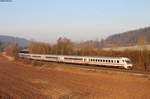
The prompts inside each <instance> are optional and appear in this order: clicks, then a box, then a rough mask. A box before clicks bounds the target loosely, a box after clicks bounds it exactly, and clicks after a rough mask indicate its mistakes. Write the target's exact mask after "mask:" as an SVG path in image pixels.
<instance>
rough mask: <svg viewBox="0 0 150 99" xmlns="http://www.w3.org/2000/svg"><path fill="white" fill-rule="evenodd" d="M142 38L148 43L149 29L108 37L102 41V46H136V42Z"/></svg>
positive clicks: (149, 38)
mask: <svg viewBox="0 0 150 99" xmlns="http://www.w3.org/2000/svg"><path fill="white" fill-rule="evenodd" d="M143 36H144V37H145V38H146V41H147V42H148V43H150V27H147V28H142V29H137V30H132V31H128V32H124V33H119V34H115V35H112V36H109V37H108V38H106V39H105V40H104V45H105V46H107V45H109V44H112V45H117V46H132V45H136V44H137V42H138V40H139V39H140V38H141V37H143Z"/></svg>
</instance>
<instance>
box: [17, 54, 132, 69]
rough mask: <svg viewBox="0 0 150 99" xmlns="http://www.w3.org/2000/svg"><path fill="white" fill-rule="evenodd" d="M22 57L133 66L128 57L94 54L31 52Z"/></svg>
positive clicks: (126, 67) (74, 62) (21, 55)
mask: <svg viewBox="0 0 150 99" xmlns="http://www.w3.org/2000/svg"><path fill="white" fill-rule="evenodd" d="M19 56H20V57H24V58H29V59H34V60H41V61H51V62H63V63H72V64H90V65H98V66H111V67H112V66H113V67H121V68H125V69H131V68H132V66H133V65H132V62H131V60H130V59H129V58H126V57H92V56H65V55H46V54H45V55H44V54H29V53H19Z"/></svg>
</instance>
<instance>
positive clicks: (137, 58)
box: [5, 37, 150, 70]
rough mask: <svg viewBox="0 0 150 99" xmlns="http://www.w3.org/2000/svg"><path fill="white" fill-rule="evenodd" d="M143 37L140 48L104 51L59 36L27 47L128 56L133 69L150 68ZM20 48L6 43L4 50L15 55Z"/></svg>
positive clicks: (48, 51)
mask: <svg viewBox="0 0 150 99" xmlns="http://www.w3.org/2000/svg"><path fill="white" fill-rule="evenodd" d="M145 42H146V41H145V39H144V38H143V37H142V38H141V39H139V42H138V44H139V45H140V46H141V50H124V51H113V50H111V49H110V50H109V51H105V50H103V49H102V48H101V47H99V46H96V45H94V44H91V43H85V42H79V43H74V42H72V41H71V40H70V39H68V38H66V37H63V38H62V37H60V38H59V39H58V40H57V43H56V44H53V45H52V44H48V43H42V42H35V41H33V42H32V43H31V44H30V45H29V46H28V47H27V49H28V50H29V51H30V53H35V54H54V55H75V56H110V57H128V58H130V59H131V60H132V62H133V65H134V67H133V69H135V70H150V51H149V50H147V49H146V47H145V44H146V43H145ZM19 50H21V48H20V47H18V46H17V45H15V44H11V45H7V47H6V48H5V52H7V54H8V55H11V56H13V55H17V52H19Z"/></svg>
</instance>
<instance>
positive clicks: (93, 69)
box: [34, 60, 150, 76]
mask: <svg viewBox="0 0 150 99" xmlns="http://www.w3.org/2000/svg"><path fill="white" fill-rule="evenodd" d="M34 61H38V62H41V63H56V64H65V65H68V66H72V67H80V68H85V69H89V70H91V71H100V70H103V71H113V72H124V73H131V74H136V75H149V76H150V71H137V70H131V69H123V68H115V67H106V66H98V65H85V64H71V63H58V62H48V61H41V60H34Z"/></svg>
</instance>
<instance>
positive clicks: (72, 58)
mask: <svg viewBox="0 0 150 99" xmlns="http://www.w3.org/2000/svg"><path fill="white" fill-rule="evenodd" d="M64 59H67V60H83V59H82V58H68V57H65V58H64Z"/></svg>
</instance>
